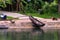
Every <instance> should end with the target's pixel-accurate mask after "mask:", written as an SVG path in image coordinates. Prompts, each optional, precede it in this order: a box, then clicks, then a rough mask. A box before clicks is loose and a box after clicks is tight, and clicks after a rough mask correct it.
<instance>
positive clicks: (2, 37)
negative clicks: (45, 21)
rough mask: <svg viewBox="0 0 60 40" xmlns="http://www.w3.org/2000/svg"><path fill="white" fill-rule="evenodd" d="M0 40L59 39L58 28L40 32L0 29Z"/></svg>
mask: <svg viewBox="0 0 60 40" xmlns="http://www.w3.org/2000/svg"><path fill="white" fill-rule="evenodd" d="M25 30H26V29H25ZM28 30H29V29H28ZM0 40H60V32H59V30H55V31H54V32H51V31H48V32H41V31H7V29H0Z"/></svg>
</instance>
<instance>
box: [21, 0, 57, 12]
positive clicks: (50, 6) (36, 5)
mask: <svg viewBox="0 0 60 40" xmlns="http://www.w3.org/2000/svg"><path fill="white" fill-rule="evenodd" d="M22 3H23V6H24V7H23V8H24V10H25V12H33V13H34V12H38V9H42V12H43V13H56V12H57V6H58V4H57V3H58V1H57V0H54V1H53V2H51V3H49V2H46V1H45V2H44V1H43V0H31V1H30V2H27V0H23V1H22ZM42 12H41V13H42Z"/></svg>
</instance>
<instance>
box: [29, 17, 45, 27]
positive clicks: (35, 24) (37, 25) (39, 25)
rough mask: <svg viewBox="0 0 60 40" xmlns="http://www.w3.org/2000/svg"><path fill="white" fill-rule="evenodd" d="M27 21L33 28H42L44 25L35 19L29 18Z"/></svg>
mask: <svg viewBox="0 0 60 40" xmlns="http://www.w3.org/2000/svg"><path fill="white" fill-rule="evenodd" d="M29 19H30V20H31V21H32V23H33V25H34V27H37V28H40V27H43V26H44V25H45V24H44V23H43V22H41V21H39V20H37V19H36V18H34V17H32V16H29Z"/></svg>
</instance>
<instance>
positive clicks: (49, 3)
mask: <svg viewBox="0 0 60 40" xmlns="http://www.w3.org/2000/svg"><path fill="white" fill-rule="evenodd" d="M8 4H9V5H10V6H11V8H10V9H12V10H13V9H14V10H17V11H18V10H19V12H20V13H23V14H27V15H32V16H37V17H42V18H51V17H56V18H59V17H60V14H58V0H4V1H3V0H0V7H2V8H6V7H7V5H8ZM14 7H16V8H14ZM7 9H8V8H7ZM38 13H39V14H38Z"/></svg>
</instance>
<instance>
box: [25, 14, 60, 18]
mask: <svg viewBox="0 0 60 40" xmlns="http://www.w3.org/2000/svg"><path fill="white" fill-rule="evenodd" d="M25 14H26V15H32V16H36V17H41V18H52V17H55V18H60V14H58V13H51V14H50V13H45V14H39V13H25Z"/></svg>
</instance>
